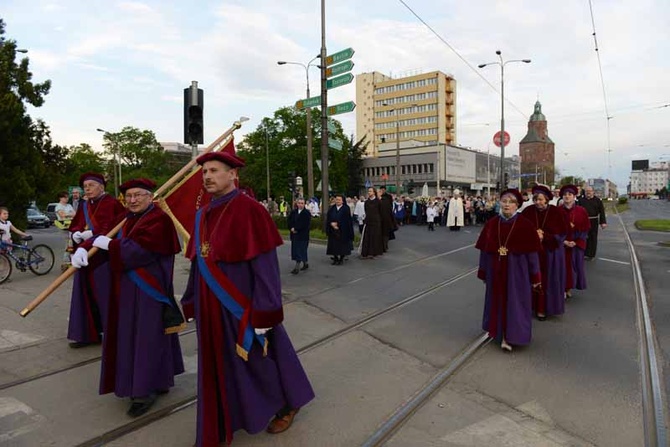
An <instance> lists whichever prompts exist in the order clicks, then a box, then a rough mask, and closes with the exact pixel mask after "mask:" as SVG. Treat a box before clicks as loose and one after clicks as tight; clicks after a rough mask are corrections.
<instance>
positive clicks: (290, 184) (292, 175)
mask: <svg viewBox="0 0 670 447" xmlns="http://www.w3.org/2000/svg"><path fill="white" fill-rule="evenodd" d="M287 180H288V190H289V191H290V192H291V196H293V193H294V192H295V171H291V172H289V173H288V179H287Z"/></svg>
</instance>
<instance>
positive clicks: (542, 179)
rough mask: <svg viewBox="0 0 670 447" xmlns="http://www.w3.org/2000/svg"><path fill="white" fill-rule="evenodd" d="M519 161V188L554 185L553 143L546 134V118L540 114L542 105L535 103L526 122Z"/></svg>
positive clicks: (520, 145) (538, 102)
mask: <svg viewBox="0 0 670 447" xmlns="http://www.w3.org/2000/svg"><path fill="white" fill-rule="evenodd" d="M519 157H520V159H521V174H525V175H522V176H521V188H529V187H530V186H532V185H533V183H535V182H536V179H537V182H538V183H544V184H547V185H552V184H553V183H554V159H555V157H554V142H553V141H551V138H549V135H548V133H547V118H545V116H544V114H543V113H542V104H540V101H539V100H538V101H537V102H536V103H535V111H534V112H533V114H532V115H531V116H530V120H529V121H528V133H526V136H525V137H523V139H522V140H521V141H520V142H519Z"/></svg>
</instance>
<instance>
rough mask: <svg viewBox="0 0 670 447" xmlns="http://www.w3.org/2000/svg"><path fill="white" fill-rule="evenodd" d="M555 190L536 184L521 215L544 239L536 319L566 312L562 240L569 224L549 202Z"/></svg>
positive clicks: (534, 304) (534, 299) (536, 297)
mask: <svg viewBox="0 0 670 447" xmlns="http://www.w3.org/2000/svg"><path fill="white" fill-rule="evenodd" d="M551 199H552V193H551V191H550V190H549V188H548V187H546V186H545V185H536V186H535V187H534V188H533V202H535V206H529V207H527V208H526V209H525V210H523V212H522V213H521V215H522V216H523V217H525V218H526V219H528V220H529V221H530V222H531V223H532V224H533V225H534V226H535V229H536V231H537V234H538V236H539V237H540V240H541V241H542V252H541V253H540V269H541V270H542V288H541V289H539V290H538V291H537V292H536V293H534V294H533V309H534V310H535V313H536V315H537V319H538V320H540V321H544V320H546V319H547V317H550V316H553V315H561V314H563V313H564V312H565V248H564V246H563V241H564V240H565V236H566V233H567V231H568V230H567V227H566V224H565V220H564V219H563V215H562V214H561V212H560V211H559V209H558V208H556V207H555V206H553V205H549V201H550V200H551Z"/></svg>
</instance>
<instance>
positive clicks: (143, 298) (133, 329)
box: [100, 204, 184, 397]
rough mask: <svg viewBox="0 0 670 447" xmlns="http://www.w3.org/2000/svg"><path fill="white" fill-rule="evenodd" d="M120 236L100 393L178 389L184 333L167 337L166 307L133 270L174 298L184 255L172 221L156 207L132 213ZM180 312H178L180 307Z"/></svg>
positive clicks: (112, 248) (113, 247) (114, 246)
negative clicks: (144, 287)
mask: <svg viewBox="0 0 670 447" xmlns="http://www.w3.org/2000/svg"><path fill="white" fill-rule="evenodd" d="M120 236H121V237H117V238H115V239H113V240H112V241H111V242H110V243H109V257H110V265H111V269H112V284H113V290H112V294H111V296H110V301H109V306H108V309H107V324H106V325H105V337H104V343H103V347H102V367H101V374H100V394H105V393H110V392H114V393H115V394H116V395H117V396H118V397H144V396H148V395H149V394H152V393H154V392H156V391H166V390H168V389H169V388H170V387H172V386H174V376H175V375H178V374H181V373H183V372H184V362H183V359H182V353H181V347H180V345H179V335H178V334H176V333H172V334H169V335H166V334H165V333H164V324H163V312H164V310H165V306H168V305H167V304H165V303H162V302H160V301H158V300H156V299H155V298H153V297H152V296H151V295H150V294H149V293H147V291H146V290H142V288H140V287H138V286H137V284H136V283H135V282H133V280H132V279H131V277H130V274H131V272H134V273H136V274H137V273H138V270H137V269H142V272H141V273H140V274H141V275H146V276H143V278H149V279H150V280H151V281H150V282H151V284H153V285H155V286H156V288H155V290H158V291H160V292H162V293H163V294H164V295H166V296H169V297H171V298H172V301H173V305H174V306H175V308H176V302H174V298H173V297H174V293H173V292H174V291H173V285H172V278H173V270H174V259H175V254H176V253H179V252H180V251H181V247H180V245H179V239H178V238H177V232H176V231H175V228H174V225H173V223H172V220H171V219H170V217H169V216H168V215H167V214H165V212H163V210H161V209H160V208H158V207H157V206H154V205H153V204H152V205H150V207H149V208H148V209H147V210H146V211H145V212H144V213H141V214H134V213H130V214H129V215H128V217H127V220H126V223H125V224H124V226H123V229H122V230H121V234H120ZM177 311H178V309H177Z"/></svg>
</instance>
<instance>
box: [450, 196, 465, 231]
mask: <svg viewBox="0 0 670 447" xmlns="http://www.w3.org/2000/svg"><path fill="white" fill-rule="evenodd" d="M464 218H465V210H464V209H463V199H461V192H460V191H459V190H458V189H454V196H453V197H452V198H451V200H449V207H448V209H447V226H448V227H449V230H450V231H460V229H461V227H462V226H463V224H464V221H463V219H464Z"/></svg>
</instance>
